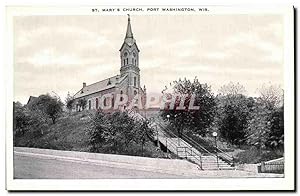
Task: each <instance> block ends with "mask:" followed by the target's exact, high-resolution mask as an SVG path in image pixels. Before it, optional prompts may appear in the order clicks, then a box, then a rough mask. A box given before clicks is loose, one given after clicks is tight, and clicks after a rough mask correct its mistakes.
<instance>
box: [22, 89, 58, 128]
mask: <svg viewBox="0 0 300 196" xmlns="http://www.w3.org/2000/svg"><path fill="white" fill-rule="evenodd" d="M62 106H63V103H62V102H61V101H60V99H58V98H57V97H51V96H50V95H49V94H47V95H40V96H39V97H38V98H37V99H36V100H34V102H32V104H31V105H29V106H28V107H29V108H30V109H31V110H33V111H36V112H40V113H41V115H40V116H42V115H46V116H47V117H49V118H51V120H52V123H53V124H55V122H56V119H57V118H58V117H59V116H60V115H61V114H62V111H63V110H62Z"/></svg>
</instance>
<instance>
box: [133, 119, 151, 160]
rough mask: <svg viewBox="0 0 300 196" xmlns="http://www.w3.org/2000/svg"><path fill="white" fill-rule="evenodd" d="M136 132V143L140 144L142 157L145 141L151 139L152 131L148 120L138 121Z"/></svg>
mask: <svg viewBox="0 0 300 196" xmlns="http://www.w3.org/2000/svg"><path fill="white" fill-rule="evenodd" d="M138 123H139V124H138V127H137V132H136V137H135V138H136V142H137V143H140V144H141V150H142V155H144V146H145V143H146V141H147V140H149V139H151V138H153V134H154V130H153V129H152V128H150V122H149V121H148V120H141V121H138Z"/></svg>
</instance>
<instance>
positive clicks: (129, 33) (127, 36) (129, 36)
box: [125, 14, 133, 39]
mask: <svg viewBox="0 0 300 196" xmlns="http://www.w3.org/2000/svg"><path fill="white" fill-rule="evenodd" d="M126 38H133V34H132V30H131V24H130V15H129V14H128V23H127V31H126V36H125V39H126Z"/></svg>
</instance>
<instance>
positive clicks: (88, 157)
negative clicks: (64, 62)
mask: <svg viewBox="0 0 300 196" xmlns="http://www.w3.org/2000/svg"><path fill="white" fill-rule="evenodd" d="M14 153H15V154H16V155H19V156H27V157H28V156H29V157H39V158H43V159H55V160H64V161H71V162H80V163H83V164H92V165H102V166H107V167H113V168H124V169H134V170H140V171H151V172H159V173H165V174H173V175H179V176H183V177H185V178H186V177H190V178H231V177H233V178H240V177H242V178H245V177H246V178H251V177H283V175H282V174H257V173H251V172H246V171H241V170H205V171H203V170H199V169H198V166H197V165H196V164H193V163H190V162H188V161H186V160H178V159H160V158H147V157H137V156H126V155H114V154H101V153H87V152H76V151H61V150H50V149H37V148H23V147H15V148H14Z"/></svg>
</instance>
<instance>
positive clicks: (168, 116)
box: [167, 114, 170, 123]
mask: <svg viewBox="0 0 300 196" xmlns="http://www.w3.org/2000/svg"><path fill="white" fill-rule="evenodd" d="M167 119H168V123H170V115H169V114H167Z"/></svg>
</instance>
